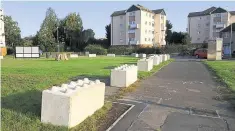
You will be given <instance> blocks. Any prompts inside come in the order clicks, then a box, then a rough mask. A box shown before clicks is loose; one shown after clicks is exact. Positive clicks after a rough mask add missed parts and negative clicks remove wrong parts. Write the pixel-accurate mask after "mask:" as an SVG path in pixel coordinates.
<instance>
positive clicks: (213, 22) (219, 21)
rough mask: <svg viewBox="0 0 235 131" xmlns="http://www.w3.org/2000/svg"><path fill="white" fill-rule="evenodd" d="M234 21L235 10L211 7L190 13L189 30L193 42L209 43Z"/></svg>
mask: <svg viewBox="0 0 235 131" xmlns="http://www.w3.org/2000/svg"><path fill="white" fill-rule="evenodd" d="M233 22H235V11H227V10H225V9H223V8H220V7H211V8H208V9H206V10H204V11H201V12H191V13H189V15H188V28H187V32H188V33H189V35H190V37H191V42H192V43H198V44H200V43H207V42H208V40H210V39H215V38H217V37H220V31H221V30H222V29H224V28H225V27H227V26H228V25H230V24H231V23H233Z"/></svg>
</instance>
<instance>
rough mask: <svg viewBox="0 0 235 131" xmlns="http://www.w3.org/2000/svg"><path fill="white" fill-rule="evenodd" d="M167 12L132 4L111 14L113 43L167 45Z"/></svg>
mask: <svg viewBox="0 0 235 131" xmlns="http://www.w3.org/2000/svg"><path fill="white" fill-rule="evenodd" d="M165 32H166V13H165V11H164V10H163V9H158V10H149V9H147V8H145V7H143V6H141V5H132V6H131V7H130V8H128V9H127V10H121V11H115V12H113V13H112V15H111V45H138V46H164V45H166V41H165V36H166V33H165Z"/></svg>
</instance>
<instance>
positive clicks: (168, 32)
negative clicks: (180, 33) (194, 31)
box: [165, 20, 173, 44]
mask: <svg viewBox="0 0 235 131" xmlns="http://www.w3.org/2000/svg"><path fill="white" fill-rule="evenodd" d="M172 26H173V25H172V24H171V22H170V21H169V20H166V37H165V40H166V44H169V43H170V40H171V36H172V31H171V29H172Z"/></svg>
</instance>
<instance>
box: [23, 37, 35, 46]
mask: <svg viewBox="0 0 235 131" xmlns="http://www.w3.org/2000/svg"><path fill="white" fill-rule="evenodd" d="M34 37H35V36H27V37H24V38H23V39H22V41H21V42H22V45H24V46H32V45H33V40H34Z"/></svg>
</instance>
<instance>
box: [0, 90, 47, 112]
mask: <svg viewBox="0 0 235 131" xmlns="http://www.w3.org/2000/svg"><path fill="white" fill-rule="evenodd" d="M41 98H42V92H41V91H39V90H32V91H26V92H20V93H15V94H11V95H8V96H5V97H1V99H2V108H5V109H9V110H13V111H16V112H19V113H22V114H29V113H30V114H32V115H34V116H37V117H40V116H41Z"/></svg>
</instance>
